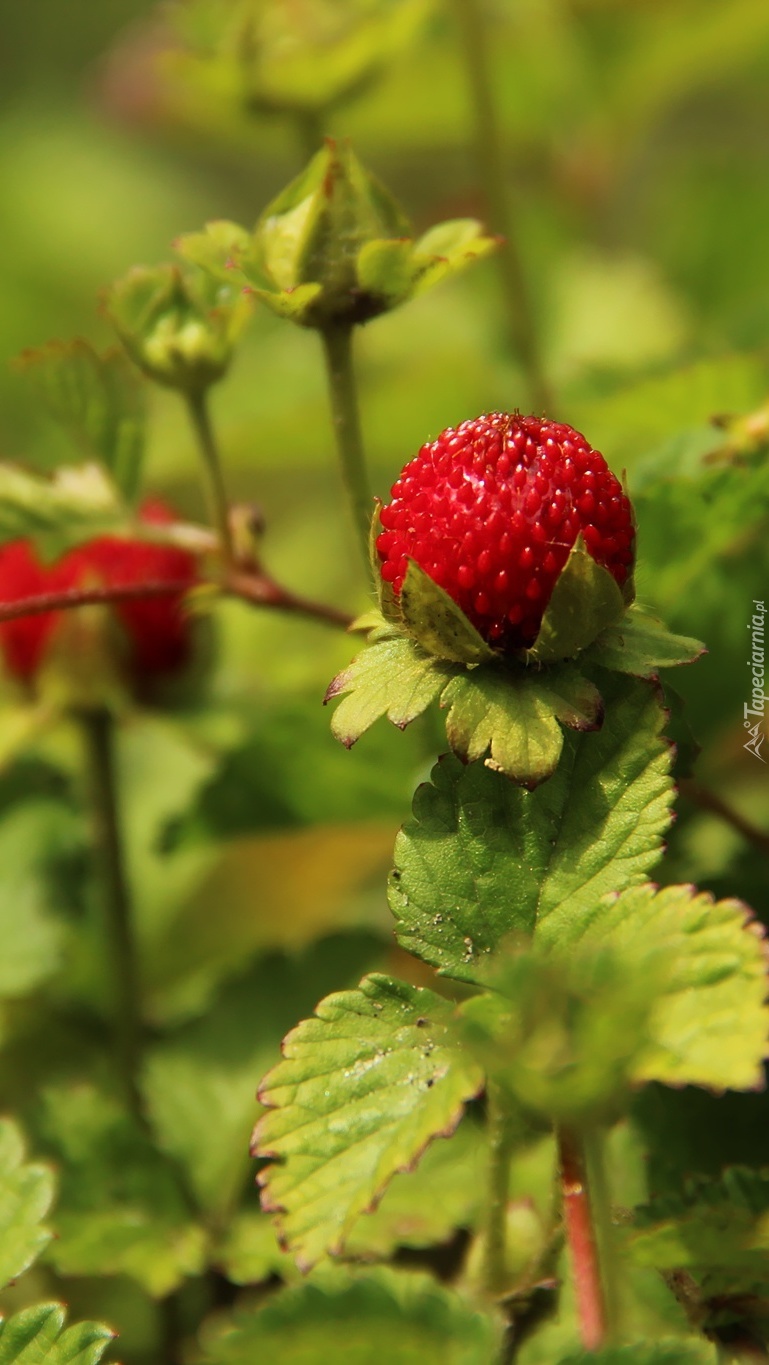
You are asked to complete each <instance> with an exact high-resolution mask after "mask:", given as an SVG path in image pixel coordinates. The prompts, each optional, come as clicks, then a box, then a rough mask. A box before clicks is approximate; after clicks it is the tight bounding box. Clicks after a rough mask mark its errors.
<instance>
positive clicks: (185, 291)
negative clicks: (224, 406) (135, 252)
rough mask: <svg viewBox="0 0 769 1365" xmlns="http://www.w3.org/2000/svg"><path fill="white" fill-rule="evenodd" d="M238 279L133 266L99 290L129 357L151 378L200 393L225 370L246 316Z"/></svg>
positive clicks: (245, 300) (247, 303)
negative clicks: (224, 280) (108, 286)
mask: <svg viewBox="0 0 769 1365" xmlns="http://www.w3.org/2000/svg"><path fill="white" fill-rule="evenodd" d="M251 307H252V305H251V303H250V300H249V299H248V297H247V296H246V295H245V293H244V291H243V289H242V287H241V286H240V283H239V282H237V281H235V280H227V281H226V282H224V283H223V282H222V280H221V279H220V278H219V277H218V274H217V273H213V274H210V273H207V272H206V271H205V270H198V269H195V268H192V269H189V268H188V269H184V270H183V269H182V268H181V267H180V266H178V265H159V266H155V267H153V268H149V267H146V266H135V267H134V268H133V270H130V271H129V272H128V274H127V275H125V276H123V278H122V279H120V280H117V281H116V282H115V284H113V285H112V286H111V288H110V289H108V290H107V291H106V292H105V294H104V309H105V312H106V314H107V316H108V317H109V319H110V321H111V322H112V324H113V326H114V328H115V331H116V332H117V334H118V336H119V337H120V340H121V341H122V343H123V345H124V347H125V349H126V351H127V352H128V355H129V356H130V357H131V359H132V360H133V361H134V363H135V364H136V365H138V366H139V368H140V369H141V370H143V371H144V373H145V374H146V375H148V376H149V378H150V379H153V380H154V381H155V382H156V383H158V384H162V385H164V386H166V387H168V388H174V389H180V390H182V392H186V393H199V392H201V391H203V390H205V389H207V388H208V387H209V386H210V385H211V384H215V383H216V382H217V380H219V379H221V378H222V376H223V375H224V374H225V373H226V371H227V369H228V368H229V365H230V361H231V360H232V354H233V349H234V346H235V343H236V341H237V339H238V337H239V336H240V333H241V332H242V330H243V328H244V326H245V324H246V323H247V321H248V319H249V317H250V314H251Z"/></svg>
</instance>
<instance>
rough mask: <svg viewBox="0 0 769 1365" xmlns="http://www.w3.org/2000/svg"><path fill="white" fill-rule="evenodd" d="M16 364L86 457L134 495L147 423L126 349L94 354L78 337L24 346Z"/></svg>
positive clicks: (141, 391) (141, 394)
mask: <svg viewBox="0 0 769 1365" xmlns="http://www.w3.org/2000/svg"><path fill="white" fill-rule="evenodd" d="M20 368H22V370H23V373H24V375H25V377H26V379H27V382H28V383H29V384H30V386H31V388H32V390H33V393H34V395H35V396H37V397H38V398H40V399H41V400H42V402H43V403H44V404H45V406H46V407H47V408H48V410H49V411H50V413H51V415H52V416H53V417H54V418H55V419H56V420H57V421H58V422H59V423H60V424H61V425H62V426H63V427H64V429H65V430H66V431H67V432H68V434H69V435H70V437H71V438H72V439H73V440H74V441H75V443H76V444H77V445H78V446H79V447H80V448H81V450H82V453H83V454H84V455H86V456H88V457H89V458H90V459H93V458H96V459H98V460H100V461H101V462H102V463H103V464H104V465H105V466H106V468H107V469H108V470H109V472H110V474H111V476H112V478H113V479H114V481H115V484H116V485H117V487H118V488H119V489H120V491H121V493H122V494H123V496H124V497H126V498H127V499H129V501H130V500H131V499H132V498H133V497H134V496H135V494H136V491H137V488H138V483H139V475H140V472H141V463H142V456H143V454H144V432H145V424H146V402H145V395H144V389H143V387H142V385H141V382H140V380H139V378H138V376H137V374H136V371H135V370H134V369H133V366H132V365H131V364H130V363H129V361H128V358H127V357H126V356H125V354H124V353H123V352H122V351H120V350H117V349H113V350H108V351H104V352H103V353H101V354H100V353H99V352H98V351H96V350H94V348H93V346H91V345H90V344H89V342H87V341H83V340H82V339H81V338H76V339H75V340H74V341H69V342H62V341H51V342H49V343H48V344H47V345H46V346H41V347H40V348H39V349H37V350H29V351H25V352H24V353H23V355H22V356H21V358H20Z"/></svg>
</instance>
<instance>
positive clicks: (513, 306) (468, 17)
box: [454, 0, 552, 414]
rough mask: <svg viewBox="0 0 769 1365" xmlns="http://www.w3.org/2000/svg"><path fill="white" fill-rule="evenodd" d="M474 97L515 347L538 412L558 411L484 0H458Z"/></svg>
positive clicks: (481, 166)
mask: <svg viewBox="0 0 769 1365" xmlns="http://www.w3.org/2000/svg"><path fill="white" fill-rule="evenodd" d="M454 4H455V7H456V14H457V22H458V25H459V32H460V39H461V45H462V53H463V57H464V61H465V67H466V72H467V81H468V86H469V90H470V99H471V102H472V106H473V113H474V117H475V156H476V160H477V163H478V172H479V176H480V181H481V189H482V190H483V195H484V198H485V200H486V204H487V212H488V220H489V221H488V225H489V227H490V228H491V229H492V231H494V232H496V233H498V235H499V237H500V238H501V240H500V244H499V250H498V252H497V263H498V267H499V273H500V276H501V282H502V290H503V293H504V298H505V303H506V309H507V320H508V327H509V331H510V338H511V341H512V344H513V349H514V351H515V354H516V356H517V358H518V360H519V362H520V365H521V367H522V369H523V371H524V373H525V375H526V378H527V381H528V385H529V391H530V399H531V403H532V407H533V409H534V411H535V412H541V413H548V414H550V413H551V412H552V394H551V392H550V386H549V384H548V382H547V379H546V376H545V371H544V366H543V363H542V357H541V355H540V347H539V339H538V336H537V329H536V326H535V323H534V317H533V313H532V309H531V302H530V299H529V291H528V288H527V284H526V277H525V272H524V269H523V262H522V260H521V254H520V248H519V247H518V244H517V241H516V225H515V220H514V215H513V206H512V200H511V195H510V190H509V187H508V185H507V183H506V177H505V160H504V154H503V144H502V131H501V128H500V125H499V118H498V114H497V109H496V106H495V103H494V95H493V92H492V79H491V62H490V58H489V46H490V44H489V35H488V30H487V23H486V16H485V14H484V13H483V6H482V4H481V3H479V0H454Z"/></svg>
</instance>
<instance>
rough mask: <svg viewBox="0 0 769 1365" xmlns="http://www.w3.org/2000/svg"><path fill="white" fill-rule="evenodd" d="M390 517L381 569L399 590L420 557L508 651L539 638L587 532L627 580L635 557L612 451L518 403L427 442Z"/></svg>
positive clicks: (597, 552)
mask: <svg viewBox="0 0 769 1365" xmlns="http://www.w3.org/2000/svg"><path fill="white" fill-rule="evenodd" d="M381 519H382V527H383V530H382V533H381V535H380V536H379V537H378V538H377V551H378V553H379V558H380V560H381V564H382V568H381V572H382V577H383V579H385V581H386V582H388V583H391V584H392V585H393V588H394V589H395V592H396V593H399V592H400V590H401V587H402V586H403V579H404V577H405V574H406V568H407V565H408V560H409V559H413V560H415V561H416V563H417V564H418V565H419V566H420V568H422V569H424V571H425V573H427V574H429V576H430V577H431V578H432V579H433V580H434V581H435V582H436V583H438V584H439V585H440V587H442V588H443V589H444V591H445V592H447V593H448V594H449V596H450V597H452V598H453V599H454V601H455V602H456V603H457V605H458V606H459V607H461V609H462V611H463V612H464V613H465V615H466V616H467V617H468V618H469V619H470V620H471V621H472V623H473V625H474V626H475V628H476V630H478V632H479V633H480V634H481V635H482V636H483V638H484V639H485V640H486V641H488V643H489V644H491V645H493V646H494V647H495V648H497V649H500V650H503V651H505V650H515V649H520V648H529V647H530V646H531V645H532V644H533V643H534V641H535V639H536V638H537V635H538V633H539V627H540V625H541V622H542V617H543V615H544V612H545V608H546V607H547V604H548V602H549V600H550V595H551V593H552V591H553V588H554V586H555V583H556V580H557V578H558V576H559V574H560V572H561V570H562V568H563V566H564V564H565V563H566V560H567V559H568V557H569V552H570V550H571V548H572V546H573V545H574V542H575V540H576V539H577V536H578V535H579V533H580V532H581V533H582V536H583V539H584V542H585V545H586V546H587V548H588V550H589V552H590V554H591V555H592V556H593V558H594V559H595V560H596V561H597V562H598V563H599V564H601V565H603V567H604V568H606V569H608V570H609V573H611V574H612V576H613V577H614V578H615V580H616V582H617V583H618V584H619V585H620V587H621V586H622V585H623V584H624V583H625V580H626V579H627V577H628V575H629V573H630V571H631V569H632V565H633V559H634V542H635V531H634V529H633V518H632V510H631V507H630V502H629V501H628V499H627V497H626V496H625V494H624V493H623V491H622V486H621V484H620V483H619V480H618V479H616V478H615V476H614V475H613V474H612V472H611V470H610V469H609V467H608V465H607V464H606V461H605V460H604V458H603V456H602V455H600V454H599V453H598V451H597V450H593V449H592V447H591V446H589V445H588V443H587V441H586V440H585V438H584V436H580V434H579V432H577V431H574V430H573V428H572V427H569V426H566V425H565V423H562V422H550V421H546V420H544V419H541V418H539V417H522V416H521V415H520V414H519V413H515V414H514V415H511V414H510V413H504V412H492V413H488V414H487V415H486V416H483V417H477V418H475V419H474V420H473V421H469V422H463V423H462V425H461V426H459V427H456V428H452V427H449V428H448V430H446V431H443V432H441V434H440V436H438V437H437V439H436V440H434V441H430V442H428V444H427V445H424V446H422V449H421V450H420V451H419V454H418V455H416V456H415V458H414V459H413V460H411V461H410V463H409V464H407V465H406V466H405V468H404V469H403V471H402V473H401V475H400V478H399V479H398V480H397V481H396V483H395V484H393V488H392V501H391V502H390V503H388V504H387V506H386V507H383V508H382V513H381Z"/></svg>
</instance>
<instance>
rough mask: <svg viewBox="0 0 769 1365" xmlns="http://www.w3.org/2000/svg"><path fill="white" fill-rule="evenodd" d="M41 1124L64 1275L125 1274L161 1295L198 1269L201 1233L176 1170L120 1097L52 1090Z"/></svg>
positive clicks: (55, 1255)
mask: <svg viewBox="0 0 769 1365" xmlns="http://www.w3.org/2000/svg"><path fill="white" fill-rule="evenodd" d="M43 1102H44V1115H43V1125H44V1130H45V1136H46V1138H47V1143H48V1146H49V1148H50V1150H51V1152H52V1154H53V1155H54V1156H55V1157H56V1160H57V1163H58V1168H59V1172H60V1195H59V1202H58V1204H57V1209H56V1232H57V1239H56V1241H54V1242H53V1243H52V1244H51V1247H50V1249H49V1251H48V1252H47V1259H48V1260H49V1261H50V1262H51V1263H52V1264H53V1265H55V1266H56V1269H57V1270H58V1271H59V1272H60V1273H61V1274H63V1275H120V1274H123V1275H130V1276H132V1277H133V1278H134V1279H135V1280H137V1281H138V1283H139V1284H141V1285H142V1286H143V1287H144V1288H145V1289H146V1290H147V1292H148V1293H150V1294H152V1295H153V1296H155V1297H157V1298H162V1297H164V1296H165V1295H166V1294H168V1293H170V1292H171V1290H173V1289H175V1288H176V1286H177V1285H178V1284H180V1283H181V1281H182V1280H183V1279H184V1277H185V1276H186V1275H195V1274H199V1273H200V1271H201V1270H202V1268H203V1265H204V1255H205V1234H204V1232H203V1230H202V1228H200V1227H198V1226H197V1225H196V1224H195V1223H194V1222H193V1220H192V1218H191V1216H190V1213H189V1207H188V1202H187V1200H186V1198H185V1196H184V1194H183V1192H182V1190H181V1188H180V1186H179V1183H178V1180H177V1177H176V1174H175V1172H174V1171H173V1170H172V1168H171V1166H170V1164H168V1163H167V1162H166V1160H165V1158H163V1157H162V1156H160V1154H159V1153H158V1152H157V1151H156V1149H155V1148H154V1147H153V1146H152V1144H151V1142H150V1140H149V1138H148V1137H147V1136H146V1135H145V1134H144V1133H143V1132H142V1130H141V1129H140V1128H139V1127H138V1125H137V1124H136V1123H135V1122H134V1121H133V1120H131V1119H130V1118H129V1117H128V1115H127V1114H126V1112H125V1110H124V1108H123V1106H122V1105H121V1104H120V1103H119V1102H118V1101H116V1100H113V1099H110V1098H108V1097H107V1096H105V1095H103V1094H99V1093H98V1092H97V1091H96V1090H95V1089H93V1088H92V1087H90V1086H88V1085H85V1084H80V1085H78V1084H71V1085H61V1086H58V1087H56V1088H54V1087H51V1088H50V1089H49V1090H48V1091H47V1093H46V1094H45V1096H44V1097H43Z"/></svg>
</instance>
